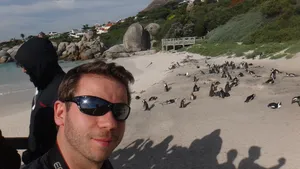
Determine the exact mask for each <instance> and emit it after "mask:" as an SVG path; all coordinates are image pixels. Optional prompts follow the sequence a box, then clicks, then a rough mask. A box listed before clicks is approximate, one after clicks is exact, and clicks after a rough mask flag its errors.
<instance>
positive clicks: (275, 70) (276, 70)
mask: <svg viewBox="0 0 300 169" xmlns="http://www.w3.org/2000/svg"><path fill="white" fill-rule="evenodd" d="M271 72H275V73H282V72H281V71H279V70H278V69H274V68H272V69H271Z"/></svg>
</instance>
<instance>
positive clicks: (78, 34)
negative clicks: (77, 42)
mask: <svg viewBox="0 0 300 169" xmlns="http://www.w3.org/2000/svg"><path fill="white" fill-rule="evenodd" d="M84 34H85V33H84V32H81V31H79V30H78V29H72V30H71V31H70V32H69V36H71V37H73V38H80V37H81V36H83V35H84Z"/></svg>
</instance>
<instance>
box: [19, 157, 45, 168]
mask: <svg viewBox="0 0 300 169" xmlns="http://www.w3.org/2000/svg"><path fill="white" fill-rule="evenodd" d="M47 155H48V154H47V153H46V154H45V155H43V156H42V157H40V158H38V159H36V160H34V161H32V162H31V163H29V164H28V165H26V166H24V167H21V168H20V169H50V166H49V165H48V163H47V160H46V159H47Z"/></svg>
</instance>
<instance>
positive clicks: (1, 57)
mask: <svg viewBox="0 0 300 169" xmlns="http://www.w3.org/2000/svg"><path fill="white" fill-rule="evenodd" d="M11 60H12V59H11V57H10V54H9V53H7V52H6V51H4V50H0V63H5V62H9V61H11Z"/></svg>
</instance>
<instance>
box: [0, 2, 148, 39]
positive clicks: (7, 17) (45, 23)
mask: <svg viewBox="0 0 300 169" xmlns="http://www.w3.org/2000/svg"><path fill="white" fill-rule="evenodd" d="M2 1H6V0H0V20H1V21H2V22H1V24H0V40H8V39H10V38H12V37H17V38H18V37H19V35H20V34H21V33H24V34H25V35H30V34H37V33H38V32H40V31H44V32H49V31H57V32H62V31H69V30H70V29H72V28H81V27H82V25H83V24H94V23H104V22H107V21H115V20H117V19H121V18H126V17H128V16H132V15H135V14H136V13H137V12H138V11H141V10H142V9H144V8H145V7H146V6H147V5H148V4H149V3H150V2H149V1H151V0H126V1H121V0H31V2H28V1H26V2H27V3H26V4H20V3H19V4H18V3H14V4H6V5H2ZM22 3H24V1H22Z"/></svg>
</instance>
